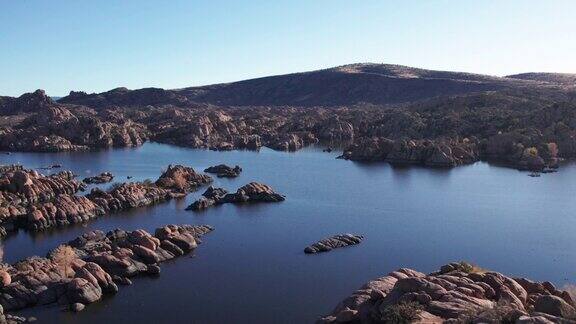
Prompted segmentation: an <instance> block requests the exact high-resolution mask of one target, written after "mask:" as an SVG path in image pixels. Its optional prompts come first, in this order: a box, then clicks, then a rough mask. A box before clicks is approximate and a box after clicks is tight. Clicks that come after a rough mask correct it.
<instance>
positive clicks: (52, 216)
mask: <svg viewBox="0 0 576 324" xmlns="http://www.w3.org/2000/svg"><path fill="white" fill-rule="evenodd" d="M104 214H105V210H104V208H102V207H101V206H99V205H97V204H95V203H94V202H93V201H92V200H90V199H88V198H86V197H84V196H72V195H67V194H63V195H59V196H57V197H56V198H55V199H54V201H51V202H47V203H43V204H39V205H34V206H32V207H31V208H30V209H29V210H28V213H27V220H26V222H25V224H26V227H27V228H28V229H30V230H34V231H39V230H43V229H47V228H51V227H60V226H67V225H70V224H76V223H82V222H85V221H88V220H90V219H93V218H97V217H100V216H102V215H104Z"/></svg>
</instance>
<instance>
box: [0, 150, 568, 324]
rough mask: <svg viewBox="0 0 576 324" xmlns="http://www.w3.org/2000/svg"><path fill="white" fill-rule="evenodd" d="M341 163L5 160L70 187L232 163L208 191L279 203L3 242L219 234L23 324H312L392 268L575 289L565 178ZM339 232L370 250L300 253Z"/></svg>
mask: <svg viewBox="0 0 576 324" xmlns="http://www.w3.org/2000/svg"><path fill="white" fill-rule="evenodd" d="M337 155H338V154H337V153H336V152H334V153H323V152H322V151H321V149H320V148H308V149H305V150H301V151H299V152H296V153H283V152H275V151H272V150H269V149H262V150H261V151H260V152H248V151H233V152H213V151H205V150H192V149H185V148H177V147H173V146H168V145H161V144H154V143H147V144H145V145H144V146H142V147H139V148H136V149H118V150H110V151H105V152H96V153H94V152H92V153H68V154H63V153H60V154H34V153H14V154H12V155H3V156H2V157H1V159H0V163H2V164H6V163H17V162H18V163H22V164H24V165H25V166H26V167H28V168H34V167H41V166H45V165H50V164H53V163H60V164H62V165H63V169H70V170H73V171H74V172H75V173H77V174H79V175H80V177H85V176H88V175H94V174H97V173H100V172H102V171H111V172H112V173H114V175H115V176H116V179H115V180H117V181H126V177H127V176H133V179H132V180H144V179H147V178H150V179H154V180H155V179H156V178H157V177H158V176H159V175H160V173H161V171H162V169H164V168H165V167H166V166H167V165H168V164H171V163H172V164H176V163H179V164H184V165H189V166H192V167H194V168H195V169H196V170H200V171H201V170H203V169H204V168H206V167H208V166H211V165H215V164H219V163H226V164H229V165H235V164H238V165H240V166H242V168H243V169H244V172H243V173H242V174H241V176H240V177H238V178H236V179H218V178H215V185H216V186H222V187H225V188H227V189H228V190H234V191H235V190H236V189H237V188H238V187H240V186H242V185H244V184H246V183H248V182H250V181H259V182H263V183H266V184H269V185H271V186H272V187H273V188H274V189H275V190H276V191H278V192H280V193H283V194H285V195H286V197H287V198H286V201H285V202H282V203H277V204H252V205H240V206H238V205H232V204H227V205H223V206H219V207H215V208H211V209H208V210H207V211H204V212H200V213H195V212H191V211H185V210H184V208H186V206H188V204H189V203H191V202H192V201H193V200H195V199H196V198H198V196H199V195H200V194H201V193H202V192H203V189H200V190H199V191H198V192H195V193H193V194H191V195H189V196H188V197H187V198H186V199H182V200H174V201H171V202H168V203H164V204H159V205H156V206H152V207H147V208H141V209H137V210H132V211H130V212H125V213H119V214H115V215H112V216H107V217H103V218H100V219H98V220H94V221H91V222H88V223H87V224H85V225H83V226H73V227H68V228H64V229H60V230H57V231H52V232H45V233H41V234H38V235H34V236H32V235H30V234H29V233H26V232H23V231H21V232H19V233H18V234H16V235H13V236H10V237H8V238H7V239H6V240H5V242H4V250H5V255H4V259H5V261H7V262H14V261H16V260H19V259H21V258H25V257H27V256H31V255H45V253H46V252H47V251H48V250H50V249H52V248H54V247H56V246H57V245H58V244H59V243H61V242H67V241H68V240H70V239H72V238H74V237H76V236H78V235H80V234H81V233H83V232H85V231H88V230H93V229H101V230H104V231H107V230H110V229H113V228H116V227H121V228H123V229H126V230H133V229H138V228H142V229H146V230H148V231H153V230H154V229H155V228H156V227H159V226H161V225H164V224H172V223H176V224H179V223H188V224H210V225H213V226H215V228H216V230H215V231H214V232H212V233H210V234H208V235H206V236H205V237H204V239H203V241H204V243H203V244H202V245H200V247H199V248H198V249H197V250H196V251H195V253H194V257H183V258H180V259H176V260H174V261H172V262H169V263H165V264H163V265H162V274H161V276H160V277H159V278H157V279H152V278H138V279H135V280H134V285H132V286H129V287H122V286H121V287H120V292H119V293H118V294H117V295H116V296H113V297H110V298H106V299H105V300H104V301H102V302H100V303H96V304H92V305H89V306H88V307H87V308H86V310H85V311H83V312H81V313H79V314H71V313H67V312H60V311H59V308H58V307H57V306H49V307H39V308H34V309H29V310H26V311H24V312H23V313H22V314H24V315H26V316H36V317H38V318H39V320H40V322H49V323H50V322H53V323H68V322H70V323H72V322H75V323H103V322H106V321H108V322H120V321H132V322H170V323H208V322H210V323H231V322H243V323H311V322H313V321H314V320H315V319H316V318H317V317H318V316H319V315H322V314H326V313H328V312H330V311H331V310H332V308H333V307H334V306H335V305H336V304H337V303H338V302H339V301H340V300H341V299H343V298H344V297H346V296H348V295H349V294H350V293H351V292H352V291H354V290H355V289H357V288H358V287H359V286H361V285H362V284H363V283H364V282H366V281H368V280H370V279H373V278H376V277H379V276H382V275H385V274H386V273H388V272H390V271H392V270H395V269H397V268H400V267H410V268H414V269H417V270H420V271H423V272H431V271H434V270H436V269H438V267H439V266H441V265H443V264H445V263H447V262H451V261H459V260H469V261H472V262H474V263H476V264H478V265H480V266H482V267H484V268H489V269H493V270H496V271H500V272H503V273H506V274H509V275H513V276H526V277H529V278H531V279H534V280H549V281H552V282H554V283H555V284H557V285H559V286H562V285H563V284H565V283H567V282H575V281H576V278H575V271H576V239H575V235H574V233H575V231H576V213H575V211H576V200H575V199H574V195H575V193H576V166H575V165H572V164H569V165H565V166H563V167H562V168H561V169H560V172H558V173H554V174H546V175H543V176H542V177H540V178H531V177H528V176H527V173H525V172H519V171H516V170H512V169H507V168H502V167H497V166H492V165H489V164H487V163H476V164H473V165H469V166H463V167H458V168H454V169H450V170H438V169H425V168H418V167H410V168H394V167H392V166H390V165H388V164H385V163H378V164H361V163H355V162H351V161H343V160H337V159H335V157H336V156H337ZM55 171H58V170H55ZM55 171H54V172H55ZM344 232H350V233H356V234H363V235H364V236H365V237H366V239H365V240H364V242H363V243H362V244H360V245H358V246H354V247H349V248H343V249H338V250H335V251H332V252H330V253H324V254H318V255H305V254H304V253H303V249H304V247H306V246H307V245H309V244H310V243H313V242H315V241H317V240H319V239H322V238H324V237H327V236H331V235H334V234H339V233H344Z"/></svg>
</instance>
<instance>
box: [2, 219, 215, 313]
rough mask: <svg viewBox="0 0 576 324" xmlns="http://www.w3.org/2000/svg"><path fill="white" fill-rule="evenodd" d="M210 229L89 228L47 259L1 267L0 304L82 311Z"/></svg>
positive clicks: (197, 240) (179, 252) (14, 307)
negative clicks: (54, 305)
mask: <svg viewBox="0 0 576 324" xmlns="http://www.w3.org/2000/svg"><path fill="white" fill-rule="evenodd" d="M212 230H213V228H212V227H210V226H207V225H197V226H191V225H168V226H164V227H161V228H158V229H157V230H156V232H155V233H154V235H152V234H150V233H148V232H146V231H143V230H136V231H132V232H126V231H123V230H120V229H117V230H113V231H110V232H108V233H106V234H105V233H103V232H101V231H93V232H88V233H86V234H84V235H82V236H80V237H78V238H76V239H74V240H72V241H70V242H69V243H68V244H66V245H62V246H60V247H58V248H57V249H55V250H53V251H51V252H50V253H49V254H48V257H47V258H40V257H31V258H28V259H25V260H23V261H20V262H17V263H15V264H13V265H9V266H8V267H7V268H5V269H4V270H0V273H1V274H3V276H7V278H8V280H4V282H3V285H2V287H0V304H1V305H2V307H3V308H4V309H5V310H17V309H22V308H26V307H32V306H36V305H46V304H51V303H59V304H66V305H70V308H71V309H74V310H76V311H78V310H81V309H83V306H84V305H86V304H90V303H94V302H97V301H99V300H100V299H102V297H103V296H104V295H110V294H115V293H116V292H117V291H118V289H119V288H118V286H117V284H116V282H119V283H126V282H127V281H126V280H128V279H127V278H128V277H134V276H137V275H142V274H152V273H154V274H159V269H160V268H159V264H160V263H161V262H164V261H167V260H171V259H174V258H176V257H179V256H182V255H185V254H188V253H190V252H191V251H192V250H194V249H195V248H196V247H197V245H198V244H199V243H200V237H201V236H203V235H204V234H206V233H208V232H210V231H212ZM128 282H129V280H128ZM79 304H80V305H79Z"/></svg>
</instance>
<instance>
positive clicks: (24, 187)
mask: <svg viewBox="0 0 576 324" xmlns="http://www.w3.org/2000/svg"><path fill="white" fill-rule="evenodd" d="M84 188H85V187H84V184H82V183H80V182H78V181H76V180H75V179H74V175H73V174H72V172H70V171H64V172H60V173H58V174H55V175H50V176H44V175H41V174H39V173H38V172H36V171H28V170H21V171H15V172H8V173H5V174H3V175H2V176H0V191H3V192H5V193H7V194H13V195H16V196H18V197H19V198H20V199H21V200H22V201H23V204H25V205H27V204H34V203H39V202H47V201H50V200H52V199H54V198H55V197H56V196H58V195H61V194H69V195H73V194H75V193H76V192H78V191H80V190H83V189H84Z"/></svg>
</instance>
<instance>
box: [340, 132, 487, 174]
mask: <svg viewBox="0 0 576 324" xmlns="http://www.w3.org/2000/svg"><path fill="white" fill-rule="evenodd" d="M342 158H344V159H347V160H353V161H386V162H389V163H392V164H418V165H424V166H431V167H454V166H458V165H463V164H468V163H472V162H475V161H478V159H479V155H478V150H477V148H476V144H475V143H473V142H470V141H469V140H464V141H461V142H457V141H429V140H420V141H417V140H390V139H387V138H368V139H363V140H361V141H359V142H357V143H355V144H353V145H352V146H350V147H349V148H347V149H346V150H345V151H344V153H343V155H342Z"/></svg>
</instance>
